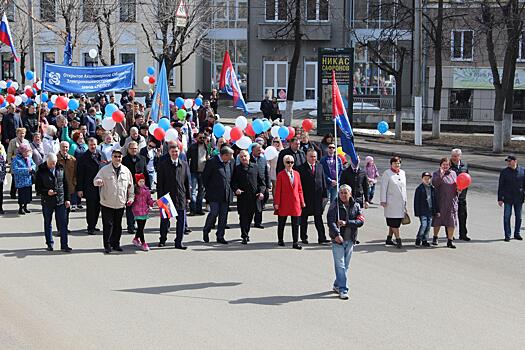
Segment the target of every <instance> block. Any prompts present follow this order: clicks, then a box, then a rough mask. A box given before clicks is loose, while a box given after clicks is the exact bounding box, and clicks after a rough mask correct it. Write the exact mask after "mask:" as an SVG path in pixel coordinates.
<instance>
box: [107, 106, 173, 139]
mask: <svg viewBox="0 0 525 350" xmlns="http://www.w3.org/2000/svg"><path fill="white" fill-rule="evenodd" d="M125 117H126V116H125V115H124V112H122V111H121V110H120V109H119V110H116V111H115V112H113V114H112V115H111V118H113V120H114V121H115V123H122V122H123V121H124V118H125ZM163 138H164V137H163Z"/></svg>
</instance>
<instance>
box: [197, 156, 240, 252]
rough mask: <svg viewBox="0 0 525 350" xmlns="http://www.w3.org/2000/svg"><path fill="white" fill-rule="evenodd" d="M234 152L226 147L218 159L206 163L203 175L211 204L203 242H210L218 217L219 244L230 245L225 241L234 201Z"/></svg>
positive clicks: (207, 197) (207, 198) (203, 231)
mask: <svg viewBox="0 0 525 350" xmlns="http://www.w3.org/2000/svg"><path fill="white" fill-rule="evenodd" d="M232 157H233V150H232V149H231V148H230V147H228V146H224V147H222V148H221V151H220V154H219V155H218V156H217V157H213V158H210V160H208V161H207V162H206V166H205V167H204V172H203V173H202V182H203V184H204V188H205V190H206V200H207V201H208V203H209V204H210V212H209V213H208V217H207V218H206V224H205V225H204V229H203V230H202V233H203V240H204V242H206V243H208V242H209V241H210V238H209V234H210V231H211V228H212V226H213V224H215V220H216V219H217V216H218V217H219V224H218V226H217V243H221V244H228V242H227V241H226V240H225V239H224V230H225V229H226V225H227V223H228V209H229V206H230V202H231V201H232V197H233V191H232V189H231V178H232V175H233V166H234V162H233V160H232Z"/></svg>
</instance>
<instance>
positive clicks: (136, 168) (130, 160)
mask: <svg viewBox="0 0 525 350" xmlns="http://www.w3.org/2000/svg"><path fill="white" fill-rule="evenodd" d="M147 164H148V163H147V161H146V158H144V157H143V156H141V155H140V154H139V144H138V143H137V142H136V141H131V142H130V143H129V144H128V149H127V154H126V155H125V156H124V157H123V158H122V165H124V166H125V167H126V168H128V169H129V171H130V172H131V175H132V177H133V181H135V174H144V177H145V180H146V186H148V188H151V184H150V181H149V176H147V175H148V169H147ZM126 221H127V225H128V233H129V234H131V235H134V234H135V217H134V216H133V211H132V210H131V207H126Z"/></svg>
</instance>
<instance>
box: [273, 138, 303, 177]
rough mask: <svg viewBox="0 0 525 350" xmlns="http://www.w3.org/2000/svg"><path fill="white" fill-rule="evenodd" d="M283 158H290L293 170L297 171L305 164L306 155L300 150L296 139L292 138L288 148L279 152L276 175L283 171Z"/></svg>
mask: <svg viewBox="0 0 525 350" xmlns="http://www.w3.org/2000/svg"><path fill="white" fill-rule="evenodd" d="M284 156H292V157H293V160H294V165H293V169H294V170H297V169H298V168H299V167H300V166H301V165H303V164H304V163H305V162H306V154H305V153H304V152H303V151H302V150H301V148H300V142H299V139H298V138H297V137H293V138H292V139H291V140H290V147H288V148H286V149H283V150H282V151H281V152H279V159H278V160H277V166H276V174H279V173H280V172H281V171H282V170H284V162H283V159H284Z"/></svg>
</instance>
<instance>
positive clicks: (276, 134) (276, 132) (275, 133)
mask: <svg viewBox="0 0 525 350" xmlns="http://www.w3.org/2000/svg"><path fill="white" fill-rule="evenodd" d="M279 128H280V126H279V125H275V126H272V129H271V131H270V133H271V134H272V136H273V137H279Z"/></svg>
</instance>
